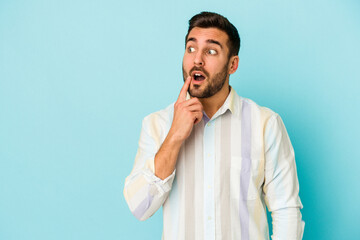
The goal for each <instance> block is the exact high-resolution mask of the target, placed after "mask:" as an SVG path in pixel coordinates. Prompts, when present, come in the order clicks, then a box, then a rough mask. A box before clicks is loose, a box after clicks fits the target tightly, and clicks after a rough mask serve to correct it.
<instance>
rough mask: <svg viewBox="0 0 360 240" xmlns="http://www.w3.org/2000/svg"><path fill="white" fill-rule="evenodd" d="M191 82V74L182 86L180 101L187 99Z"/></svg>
mask: <svg viewBox="0 0 360 240" xmlns="http://www.w3.org/2000/svg"><path fill="white" fill-rule="evenodd" d="M190 82H191V76H189V77H187V78H186V80H185V82H184V85H183V86H182V88H181V91H180V94H179V97H178V99H177V101H178V102H183V101H185V100H186V93H187V91H188V89H189V86H190Z"/></svg>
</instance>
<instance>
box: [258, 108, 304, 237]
mask: <svg viewBox="0 0 360 240" xmlns="http://www.w3.org/2000/svg"><path fill="white" fill-rule="evenodd" d="M264 140H265V158H266V163H265V183H264V187H263V191H264V193H265V201H266V205H267V207H268V209H269V211H270V212H271V216H272V220H273V236H272V239H273V240H299V239H302V235H303V231H304V224H305V223H304V222H303V221H302V220H301V217H302V216H301V213H300V209H301V208H302V207H303V206H302V204H301V201H300V198H299V182H298V177H297V173H296V164H295V155H294V150H293V147H292V145H291V142H290V139H289V136H288V134H287V132H286V129H285V126H284V124H283V122H282V120H281V118H280V116H279V115H277V114H274V115H273V116H272V117H271V118H270V119H269V121H268V123H267V126H266V129H265V136H264Z"/></svg>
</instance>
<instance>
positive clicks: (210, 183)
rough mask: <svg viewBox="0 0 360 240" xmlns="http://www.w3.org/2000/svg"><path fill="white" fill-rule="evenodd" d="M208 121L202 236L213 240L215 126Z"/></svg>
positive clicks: (205, 142)
mask: <svg viewBox="0 0 360 240" xmlns="http://www.w3.org/2000/svg"><path fill="white" fill-rule="evenodd" d="M214 124H215V123H214V121H213V120H211V121H209V122H208V123H207V124H206V125H205V128H204V136H203V141H204V142H203V143H204V144H203V146H204V186H205V187H204V189H203V192H204V199H205V201H204V234H205V239H206V240H212V239H215V191H214V188H215V184H214V182H215V177H216V176H215V125H214Z"/></svg>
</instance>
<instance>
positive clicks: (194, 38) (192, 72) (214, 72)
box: [182, 27, 229, 98]
mask: <svg viewBox="0 0 360 240" xmlns="http://www.w3.org/2000/svg"><path fill="white" fill-rule="evenodd" d="M227 41H228V36H227V34H226V33H225V32H224V31H221V30H219V29H217V28H198V27H195V28H193V29H192V30H191V31H190V33H189V35H188V37H187V39H186V49H185V54H184V58H183V67H182V68H183V77H184V81H185V80H186V78H187V77H188V76H191V84H190V87H189V93H190V95H191V96H192V97H198V98H208V97H211V96H213V95H215V94H216V93H217V92H219V91H220V90H221V89H222V88H223V87H224V83H225V82H226V80H228V78H229V48H228V46H227Z"/></svg>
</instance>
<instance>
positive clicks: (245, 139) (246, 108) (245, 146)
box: [239, 101, 251, 240]
mask: <svg viewBox="0 0 360 240" xmlns="http://www.w3.org/2000/svg"><path fill="white" fill-rule="evenodd" d="M241 158H242V161H241V172H240V201H239V217H240V226H241V239H242V240H249V237H250V236H249V210H248V208H247V195H248V189H249V182H250V176H251V108H250V105H249V104H248V103H247V102H245V101H243V105H242V116H241Z"/></svg>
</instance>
